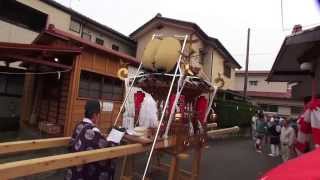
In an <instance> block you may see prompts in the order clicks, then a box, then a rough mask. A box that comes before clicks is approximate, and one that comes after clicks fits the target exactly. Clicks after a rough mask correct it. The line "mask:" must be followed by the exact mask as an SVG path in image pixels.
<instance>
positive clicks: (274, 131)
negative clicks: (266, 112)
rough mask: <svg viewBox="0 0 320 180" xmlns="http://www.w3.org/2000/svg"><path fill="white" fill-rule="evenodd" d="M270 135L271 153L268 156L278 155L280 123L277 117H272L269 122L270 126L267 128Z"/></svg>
mask: <svg viewBox="0 0 320 180" xmlns="http://www.w3.org/2000/svg"><path fill="white" fill-rule="evenodd" d="M268 131H269V135H270V149H271V153H270V154H269V156H272V157H275V156H279V155H280V154H279V145H280V133H281V125H280V120H279V118H274V120H273V121H272V122H271V124H270V127H269V128H268Z"/></svg>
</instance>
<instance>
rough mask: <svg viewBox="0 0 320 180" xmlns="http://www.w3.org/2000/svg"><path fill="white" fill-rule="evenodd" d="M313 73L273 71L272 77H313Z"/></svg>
mask: <svg viewBox="0 0 320 180" xmlns="http://www.w3.org/2000/svg"><path fill="white" fill-rule="evenodd" d="M313 74H314V73H313V72H310V71H275V72H273V75H288V76H289V75H294V76H298V75H300V76H304V75H313Z"/></svg>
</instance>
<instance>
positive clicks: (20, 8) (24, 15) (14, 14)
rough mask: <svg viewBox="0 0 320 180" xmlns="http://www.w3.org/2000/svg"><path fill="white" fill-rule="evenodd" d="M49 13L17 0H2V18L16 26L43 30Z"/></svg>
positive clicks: (0, 14)
mask: <svg viewBox="0 0 320 180" xmlns="http://www.w3.org/2000/svg"><path fill="white" fill-rule="evenodd" d="M47 17H48V15H47V14H45V13H42V12H40V11H38V10H36V9H33V8H31V7H29V6H26V5H24V4H22V3H19V2H17V1H11V0H10V1H0V19H1V20H3V21H6V22H8V23H11V24H15V25H16V26H20V27H23V28H26V29H30V30H32V31H35V32H40V31H42V30H43V29H44V28H45V27H46V24H47Z"/></svg>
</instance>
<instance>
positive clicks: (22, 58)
mask: <svg viewBox="0 0 320 180" xmlns="http://www.w3.org/2000/svg"><path fill="white" fill-rule="evenodd" d="M0 59H8V60H19V61H23V62H26V63H32V64H41V65H46V66H50V67H57V68H62V69H72V67H71V66H68V65H64V64H59V63H55V62H50V61H45V60H41V59H35V58H30V57H25V56H18V55H1V57H0Z"/></svg>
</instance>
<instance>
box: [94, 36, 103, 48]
mask: <svg viewBox="0 0 320 180" xmlns="http://www.w3.org/2000/svg"><path fill="white" fill-rule="evenodd" d="M98 41H101V42H102V44H100V43H98ZM96 44H99V45H100V46H103V45H104V39H102V38H99V37H96Z"/></svg>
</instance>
